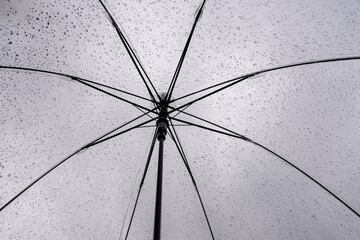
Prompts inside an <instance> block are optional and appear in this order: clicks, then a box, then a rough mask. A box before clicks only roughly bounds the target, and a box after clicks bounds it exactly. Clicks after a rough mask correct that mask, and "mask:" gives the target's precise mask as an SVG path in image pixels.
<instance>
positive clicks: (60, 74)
mask: <svg viewBox="0 0 360 240" xmlns="http://www.w3.org/2000/svg"><path fill="white" fill-rule="evenodd" d="M0 69H13V70H20V71H31V72H40V73H46V74H52V75H57V76H61V77H67V78H71V79H73V80H74V79H78V80H81V81H84V82H88V83H92V84H96V85H99V86H102V87H105V88H109V89H112V90H116V91H118V92H121V93H124V94H127V95H130V96H133V97H137V98H139V99H142V100H146V101H150V102H153V101H152V100H150V99H147V98H144V97H141V96H139V95H136V94H133V93H130V92H127V91H124V90H121V89H118V88H115V87H111V86H108V85H105V84H102V83H98V82H94V81H91V80H88V79H85V78H81V77H77V76H73V75H70V74H66V73H59V72H54V71H48V70H41V69H35V68H25V67H11V66H0Z"/></svg>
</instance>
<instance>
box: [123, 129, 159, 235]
mask: <svg viewBox="0 0 360 240" xmlns="http://www.w3.org/2000/svg"><path fill="white" fill-rule="evenodd" d="M156 133H157V130H155V133H154V136H153V139H152V143H151V147H150V151H149V154H148V158H147V160H146V164H145V169H144V172H143V175H142V178H141V182H140V186H139V190H138V193H137V197H136V200H135V204H134V208H133V211H132V214H131V218H130V222H129V226H128V229H127V231H126V236H125V240H126V239H127V237H128V235H129V232H130V228H131V224H132V220H133V218H134V215H135V210H136V206H137V203H138V200H139V196H140V192H141V189H142V186H143V184H144V181H145V177H146V173H147V170H148V168H149V164H150V160H151V156H152V153H153V150H154V146H155V142H156ZM120 237H121V236H120Z"/></svg>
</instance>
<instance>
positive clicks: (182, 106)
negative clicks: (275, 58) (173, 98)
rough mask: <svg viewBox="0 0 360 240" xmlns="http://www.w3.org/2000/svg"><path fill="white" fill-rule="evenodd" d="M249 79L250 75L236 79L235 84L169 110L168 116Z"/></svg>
mask: <svg viewBox="0 0 360 240" xmlns="http://www.w3.org/2000/svg"><path fill="white" fill-rule="evenodd" d="M249 77H252V75H249V76H246V77H243V78H239V79H238V80H237V81H235V82H232V83H230V84H228V85H226V86H224V87H222V88H219V89H216V90H215V91H213V92H210V93H208V94H205V95H204V96H201V97H199V98H197V99H194V100H192V101H190V102H188V103H185V104H183V105H181V106H180V107H177V108H175V109H173V110H171V111H170V112H169V114H170V113H172V112H174V111H178V110H179V109H182V108H184V107H187V106H189V105H191V104H193V103H196V102H197V101H200V100H202V99H204V98H207V97H209V96H211V95H213V94H215V93H217V92H220V91H222V90H224V89H226V88H228V87H231V86H233V85H235V84H237V83H239V82H241V81H244V80H245V79H247V78H249Z"/></svg>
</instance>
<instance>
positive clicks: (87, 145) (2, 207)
mask: <svg viewBox="0 0 360 240" xmlns="http://www.w3.org/2000/svg"><path fill="white" fill-rule="evenodd" d="M145 115H146V114H142V115H140V116H138V117H136V118H134V119H132V120H130V121H128V122H126V123H124V124H123V125H121V126H120V127H117V128H115V129H113V130H111V131H109V132H107V133H105V134H103V135H102V136H100V137H98V138H96V139H95V140H93V141H91V142H90V143H88V144H86V145H85V146H83V147H81V148H79V149H78V150H76V151H75V152H73V153H72V154H70V155H69V156H68V157H66V158H64V159H63V160H61V161H59V162H58V163H56V164H55V165H54V166H52V167H51V168H49V169H48V170H47V171H46V172H44V173H43V174H42V175H40V176H39V177H38V178H36V179H35V180H34V181H32V182H31V183H30V184H29V185H27V186H26V187H25V188H24V189H22V190H21V191H20V192H19V193H18V194H16V195H15V196H14V197H13V198H11V199H10V200H9V201H8V202H7V203H5V204H4V205H3V206H1V207H0V212H1V211H2V210H4V209H5V208H6V207H7V206H8V205H9V204H10V203H12V202H13V201H14V200H16V199H17V198H18V197H20V196H21V195H22V194H23V193H24V192H25V191H26V190H28V189H29V188H30V187H32V186H33V185H34V184H35V183H37V182H38V181H39V180H41V179H42V178H43V177H45V176H46V175H47V174H49V173H50V172H52V171H53V170H54V169H55V168H57V167H58V166H60V165H61V164H63V163H64V162H66V161H67V160H68V159H70V158H71V157H73V156H74V155H76V154H77V153H79V152H81V151H82V150H84V149H86V148H88V147H90V146H93V144H94V145H95V144H97V141H99V140H101V139H102V138H104V137H106V136H108V135H109V134H111V133H113V132H115V131H117V130H119V129H121V128H123V127H125V126H126V125H128V124H130V123H132V122H134V121H136V120H138V119H139V118H141V117H143V116H145ZM131 129H134V128H131ZM131 129H128V130H126V131H123V132H124V133H125V132H128V131H130V130H131ZM118 135H119V134H118Z"/></svg>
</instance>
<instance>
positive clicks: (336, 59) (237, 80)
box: [170, 56, 360, 103]
mask: <svg viewBox="0 0 360 240" xmlns="http://www.w3.org/2000/svg"><path fill="white" fill-rule="evenodd" d="M359 59H360V56H351V57H344V58H331V59H321V60H315V61H306V62H299V63H294V64H288V65H283V66H279V67H274V68H268V69H264V70H259V71H256V72H252V73H248V74H246V75H243V76H240V77H237V78H233V79H230V80H227V81H224V82H221V83H217V84H215V85H212V86H210V87H206V88H204V89H201V90H198V91H195V92H193V93H189V94H186V95H184V96H182V97H179V98H177V99H174V100H171V101H170V103H171V102H175V101H178V100H180V99H183V98H186V97H190V96H192V95H195V94H198V93H200V92H203V91H206V90H209V89H211V88H214V87H218V86H221V85H224V84H226V83H232V84H229V85H227V86H226V87H223V88H221V89H220V90H223V89H225V88H228V87H230V86H232V85H234V84H236V83H239V82H241V81H243V80H245V79H247V78H249V77H252V76H256V75H259V74H262V73H266V72H272V71H276V70H281V69H286V68H292V67H299V66H304V65H311V64H317V63H328V62H337V61H349V60H359ZM234 82H235V83H234ZM217 92H219V91H218V90H216V91H214V92H211V93H209V94H207V95H206V97H207V96H210V95H212V94H214V93H217ZM203 98H205V97H200V98H199V99H196V101H198V100H201V99H203ZM196 101H193V102H196Z"/></svg>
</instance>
